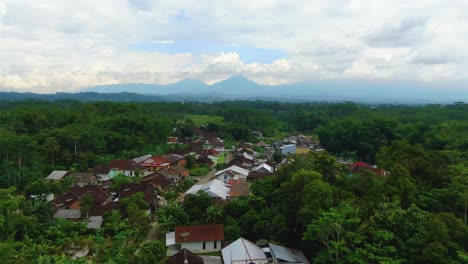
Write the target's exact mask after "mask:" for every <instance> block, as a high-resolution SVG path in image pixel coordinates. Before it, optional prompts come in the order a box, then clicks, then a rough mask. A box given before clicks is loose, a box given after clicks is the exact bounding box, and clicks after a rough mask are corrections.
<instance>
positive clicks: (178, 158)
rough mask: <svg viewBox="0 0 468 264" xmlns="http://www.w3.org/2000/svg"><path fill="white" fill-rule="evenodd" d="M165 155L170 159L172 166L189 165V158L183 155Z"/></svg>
mask: <svg viewBox="0 0 468 264" xmlns="http://www.w3.org/2000/svg"><path fill="white" fill-rule="evenodd" d="M163 157H164V158H166V159H167V160H169V161H170V162H171V164H172V166H182V167H184V166H187V160H186V159H185V158H184V156H182V155H179V154H167V155H164V156H163Z"/></svg>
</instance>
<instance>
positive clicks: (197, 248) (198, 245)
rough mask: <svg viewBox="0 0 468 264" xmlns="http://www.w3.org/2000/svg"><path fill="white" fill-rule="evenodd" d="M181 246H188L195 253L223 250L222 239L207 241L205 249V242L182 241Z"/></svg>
mask: <svg viewBox="0 0 468 264" xmlns="http://www.w3.org/2000/svg"><path fill="white" fill-rule="evenodd" d="M180 247H181V248H186V249H188V250H190V251H192V252H193V253H203V252H215V251H220V250H221V241H216V248H215V241H206V242H205V249H203V242H191V243H181V245H180Z"/></svg>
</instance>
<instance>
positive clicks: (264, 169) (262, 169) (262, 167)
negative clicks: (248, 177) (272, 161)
mask: <svg viewBox="0 0 468 264" xmlns="http://www.w3.org/2000/svg"><path fill="white" fill-rule="evenodd" d="M252 171H256V172H259V173H273V172H274V171H275V169H274V168H273V167H272V166H270V165H268V164H266V163H262V164H260V165H258V166H256V167H254V168H252Z"/></svg>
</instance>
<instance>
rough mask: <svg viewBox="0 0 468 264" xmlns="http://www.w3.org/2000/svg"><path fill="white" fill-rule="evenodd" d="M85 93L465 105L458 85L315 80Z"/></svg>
mask: <svg viewBox="0 0 468 264" xmlns="http://www.w3.org/2000/svg"><path fill="white" fill-rule="evenodd" d="M84 91H87V92H89V91H92V92H100V93H120V92H129V93H138V94H146V95H158V96H160V97H161V98H164V99H165V100H171V101H174V100H176V101H183V100H197V101H222V100H269V101H302V102H304V101H328V102H337V101H355V102H363V103H452V102H454V101H462V102H468V89H467V88H466V87H461V86H460V85H459V84H447V83H444V84H442V83H441V84H429V83H418V82H403V81H387V80H380V81H377V80H314V81H302V82H296V83H289V84H281V85H273V86H268V85H260V84H257V83H256V82H254V81H252V80H249V79H248V78H246V77H244V76H242V75H234V76H232V77H230V78H228V79H226V80H223V81H220V82H217V83H214V84H212V85H207V84H206V83H203V82H201V81H198V80H193V79H184V80H182V81H179V82H176V83H173V84H168V85H156V84H114V85H101V86H94V87H90V88H88V89H85V90H84Z"/></svg>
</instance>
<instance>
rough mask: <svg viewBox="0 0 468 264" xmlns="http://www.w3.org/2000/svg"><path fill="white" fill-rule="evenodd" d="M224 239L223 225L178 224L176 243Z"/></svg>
mask: <svg viewBox="0 0 468 264" xmlns="http://www.w3.org/2000/svg"><path fill="white" fill-rule="evenodd" d="M220 240H224V228H223V225H201V226H176V228H175V241H176V243H187V242H202V241H220Z"/></svg>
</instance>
